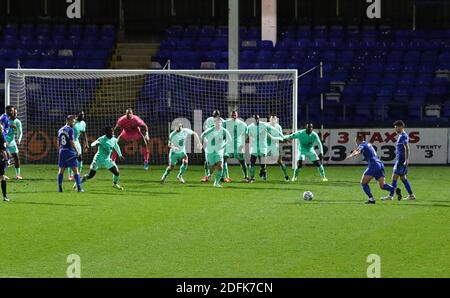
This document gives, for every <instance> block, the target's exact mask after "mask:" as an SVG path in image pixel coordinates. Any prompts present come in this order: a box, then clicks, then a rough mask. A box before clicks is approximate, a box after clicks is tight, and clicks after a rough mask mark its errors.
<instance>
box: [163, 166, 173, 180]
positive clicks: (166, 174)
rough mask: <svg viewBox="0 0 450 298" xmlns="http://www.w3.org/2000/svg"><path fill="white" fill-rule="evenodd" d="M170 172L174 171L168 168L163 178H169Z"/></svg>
mask: <svg viewBox="0 0 450 298" xmlns="http://www.w3.org/2000/svg"><path fill="white" fill-rule="evenodd" d="M170 171H172V170H171V169H169V168H166V170H165V171H164V174H163V178H166V177H167V176H169V174H170Z"/></svg>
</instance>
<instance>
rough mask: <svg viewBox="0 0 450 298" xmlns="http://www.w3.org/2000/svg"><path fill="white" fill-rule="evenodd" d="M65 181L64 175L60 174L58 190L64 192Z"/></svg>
mask: <svg viewBox="0 0 450 298" xmlns="http://www.w3.org/2000/svg"><path fill="white" fill-rule="evenodd" d="M63 179H64V174H58V190H59V192H62V183H63Z"/></svg>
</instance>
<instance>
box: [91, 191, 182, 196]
mask: <svg viewBox="0 0 450 298" xmlns="http://www.w3.org/2000/svg"><path fill="white" fill-rule="evenodd" d="M90 194H100V195H107V196H115V197H118V196H119V197H120V196H127V197H130V196H132V197H143V196H144V195H145V196H153V195H154V196H168V195H181V194H182V193H181V192H156V191H136V190H124V191H123V192H106V191H95V190H93V191H91V192H90Z"/></svg>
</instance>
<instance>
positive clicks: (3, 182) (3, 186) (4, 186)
mask: <svg viewBox="0 0 450 298" xmlns="http://www.w3.org/2000/svg"><path fill="white" fill-rule="evenodd" d="M2 194H3V197H4V198H5V197H6V180H2Z"/></svg>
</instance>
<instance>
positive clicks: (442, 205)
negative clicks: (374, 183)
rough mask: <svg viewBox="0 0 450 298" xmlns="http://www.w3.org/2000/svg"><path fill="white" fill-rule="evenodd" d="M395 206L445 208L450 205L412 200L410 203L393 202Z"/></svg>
mask: <svg viewBox="0 0 450 298" xmlns="http://www.w3.org/2000/svg"><path fill="white" fill-rule="evenodd" d="M393 206H396V207H408V208H409V207H428V208H433V207H443V208H450V205H446V204H422V203H416V202H410V203H408V204H402V203H401V202H399V203H397V204H393Z"/></svg>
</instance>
